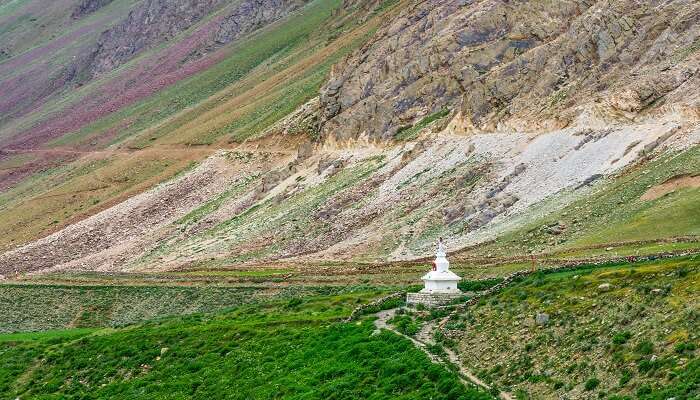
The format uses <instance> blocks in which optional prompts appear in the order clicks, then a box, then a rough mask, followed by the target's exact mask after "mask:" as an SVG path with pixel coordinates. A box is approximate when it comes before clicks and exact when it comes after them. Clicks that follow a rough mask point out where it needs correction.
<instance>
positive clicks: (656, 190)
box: [640, 175, 700, 200]
mask: <svg viewBox="0 0 700 400" xmlns="http://www.w3.org/2000/svg"><path fill="white" fill-rule="evenodd" d="M698 187H700V175H677V176H674V177H673V178H671V179H669V180H667V181H666V182H664V183H662V184H660V185H656V186H654V187H652V188H650V189H649V190H647V191H646V192H644V194H643V195H642V197H640V199H641V200H655V199H658V198H659V197H661V196H665V195H667V194H669V193H671V192H675V191H676V190H677V189H683V188H698Z"/></svg>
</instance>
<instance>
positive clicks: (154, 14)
mask: <svg viewBox="0 0 700 400" xmlns="http://www.w3.org/2000/svg"><path fill="white" fill-rule="evenodd" d="M98 2H99V1H98ZM86 3H89V5H92V4H93V3H94V2H89V1H88V2H86ZM304 4H305V1H303V0H291V1H290V0H245V1H242V2H240V3H238V4H234V5H233V6H232V7H231V8H230V9H228V10H226V11H225V13H224V14H223V17H217V16H214V17H213V18H214V20H213V22H212V23H210V24H207V25H206V26H205V27H204V28H203V29H204V30H205V31H207V32H206V35H208V36H209V38H210V39H209V40H208V42H206V43H205V45H204V46H203V48H200V49H195V50H194V51H193V52H192V56H194V57H197V56H200V55H202V54H204V53H206V51H207V50H211V47H212V46H215V45H224V44H227V43H230V42H232V41H234V40H236V39H238V38H239V37H241V36H243V35H245V34H247V33H250V32H253V31H255V30H256V29H259V28H261V27H263V26H265V25H267V24H269V23H271V22H274V21H276V20H278V19H280V18H283V17H284V16H286V15H287V14H288V13H289V12H291V11H293V10H295V9H296V8H298V7H300V6H302V5H304ZM220 7H227V4H226V2H223V1H221V0H187V1H179V0H148V1H146V2H144V3H143V4H141V5H139V6H138V7H137V8H135V9H134V10H132V11H131V12H130V13H129V15H128V17H127V18H126V19H125V20H124V21H122V22H121V23H119V24H118V25H116V26H115V27H113V28H111V29H109V30H107V31H105V32H103V33H102V34H101V35H100V38H99V39H98V41H97V43H96V45H95V46H94V47H93V48H92V49H91V51H90V52H89V53H88V54H87V55H86V56H85V57H83V59H82V60H80V61H79V63H80V65H77V66H76V67H75V68H74V69H75V70H76V71H86V72H84V73H76V76H78V77H81V78H82V79H84V78H85V77H87V78H91V77H94V76H96V75H100V74H102V73H105V72H109V71H111V70H113V69H115V68H117V67H119V66H120V65H122V64H124V63H126V62H127V61H129V60H131V59H132V58H134V57H136V56H137V55H138V54H139V53H141V52H142V51H143V50H146V49H149V48H152V47H154V46H156V45H158V44H160V43H164V42H167V41H169V40H171V39H173V38H174V37H175V36H177V35H178V34H180V33H182V32H184V31H186V30H187V29H189V28H191V27H192V26H194V25H195V24H197V23H198V22H200V21H202V20H203V19H205V17H207V16H210V15H212V14H213V13H214V12H216V10H217V9H218V8H220Z"/></svg>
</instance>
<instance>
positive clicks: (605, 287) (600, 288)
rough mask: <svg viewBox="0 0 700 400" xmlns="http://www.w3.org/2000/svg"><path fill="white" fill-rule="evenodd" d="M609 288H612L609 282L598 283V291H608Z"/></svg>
mask: <svg viewBox="0 0 700 400" xmlns="http://www.w3.org/2000/svg"><path fill="white" fill-rule="evenodd" d="M610 289H612V285H611V284H609V283H601V284H600V285H598V291H599V292H608V291H610Z"/></svg>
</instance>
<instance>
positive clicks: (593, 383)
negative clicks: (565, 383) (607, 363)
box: [583, 378, 600, 392]
mask: <svg viewBox="0 0 700 400" xmlns="http://www.w3.org/2000/svg"><path fill="white" fill-rule="evenodd" d="M598 385H600V380H599V379H598V378H590V379H588V380H587V381H586V383H584V384H583V388H584V389H585V390H586V391H587V392H590V391H591V390H593V389H595V388H597V387H598Z"/></svg>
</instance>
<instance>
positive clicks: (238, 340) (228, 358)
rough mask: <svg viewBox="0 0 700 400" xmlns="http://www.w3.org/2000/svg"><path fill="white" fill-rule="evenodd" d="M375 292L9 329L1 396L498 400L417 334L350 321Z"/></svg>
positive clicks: (2, 352)
mask: <svg viewBox="0 0 700 400" xmlns="http://www.w3.org/2000/svg"><path fill="white" fill-rule="evenodd" d="M373 296H376V294H375V292H361V293H351V294H345V295H336V296H322V297H310V298H306V299H302V298H292V299H290V300H283V301H282V300H280V301H276V302H267V303H262V304H256V305H246V306H241V307H238V308H235V309H232V310H230V311H227V312H223V313H218V314H210V315H204V314H198V315H191V316H186V317H178V318H169V319H164V320H160V321H153V322H148V323H144V324H142V325H137V326H131V327H126V328H121V329H104V330H85V329H83V330H68V331H60V332H44V333H39V334H20V335H17V334H14V335H0V397H3V398H15V397H19V398H21V399H26V398H41V399H59V398H60V399H64V398H69V399H78V398H80V399H99V398H124V399H126V398H141V399H166V398H167V399H189V398H194V399H201V398H207V399H210V398H212V399H220V398H230V399H277V398H285V399H426V398H430V399H488V398H490V396H489V395H487V394H485V393H482V392H478V391H476V390H474V389H467V388H465V387H464V386H463V385H462V384H461V383H460V382H459V380H458V379H457V377H456V376H455V375H454V374H453V373H451V372H449V371H448V370H446V369H444V368H443V367H441V366H438V365H435V364H431V363H430V361H429V360H428V358H427V357H426V356H425V355H424V354H423V353H422V352H421V351H420V350H418V349H416V348H414V347H413V345H412V344H411V343H410V342H409V341H408V340H406V339H403V338H401V337H399V336H397V335H395V334H393V333H390V332H386V331H384V332H381V333H377V334H374V333H373V331H374V327H373V325H372V322H371V321H369V320H364V321H363V322H359V323H352V324H345V323H341V322H338V320H339V319H340V318H341V317H343V316H345V315H347V314H349V312H350V310H351V309H352V308H353V307H354V306H355V305H357V304H359V303H361V302H364V301H368V300H369V299H370V298H372V297H373Z"/></svg>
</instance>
